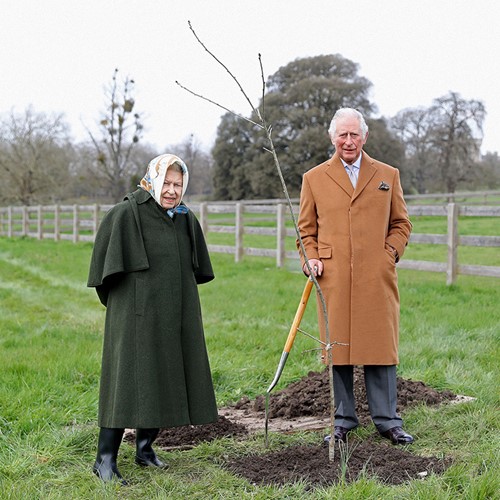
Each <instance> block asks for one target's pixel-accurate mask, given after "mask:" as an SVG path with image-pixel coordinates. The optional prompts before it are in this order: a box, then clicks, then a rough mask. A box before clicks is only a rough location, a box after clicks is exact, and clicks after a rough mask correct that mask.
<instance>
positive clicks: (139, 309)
mask: <svg viewBox="0 0 500 500" xmlns="http://www.w3.org/2000/svg"><path fill="white" fill-rule="evenodd" d="M145 292H146V290H145V285H144V280H141V279H136V280H135V314H136V315H137V316H144V302H145V296H144V295H145Z"/></svg>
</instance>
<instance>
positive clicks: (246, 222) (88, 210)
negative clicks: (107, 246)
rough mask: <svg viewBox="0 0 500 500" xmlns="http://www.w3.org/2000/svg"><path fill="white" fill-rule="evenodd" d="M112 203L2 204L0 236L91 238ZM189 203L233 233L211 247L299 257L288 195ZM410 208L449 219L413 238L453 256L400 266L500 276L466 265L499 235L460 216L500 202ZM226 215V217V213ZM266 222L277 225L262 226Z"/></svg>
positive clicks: (215, 228) (499, 242) (208, 223)
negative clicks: (248, 239) (259, 240)
mask: <svg viewBox="0 0 500 500" xmlns="http://www.w3.org/2000/svg"><path fill="white" fill-rule="evenodd" d="M111 207H112V205H98V204H94V205H49V206H41V205H39V206H21V207H15V206H9V207H0V235H2V236H7V237H14V236H28V237H33V238H38V239H53V240H56V241H59V240H70V241H73V242H75V243H76V242H79V241H90V242H92V241H94V238H95V235H96V232H97V229H98V227H99V223H100V221H101V220H102V217H103V216H104V214H105V213H106V212H107V211H108V210H109V209H110V208H111ZM190 208H191V209H192V210H193V211H194V212H195V213H197V215H198V217H199V220H200V224H201V226H202V228H203V231H204V233H205V234H207V235H208V234H210V233H228V234H234V245H216V244H209V250H210V251H211V252H220V253H228V254H233V255H234V258H235V261H236V262H239V261H240V260H241V259H242V258H243V256H244V255H253V256H265V257H272V258H275V259H276V265H277V266H278V267H282V266H283V265H284V263H285V261H286V260H287V259H294V260H297V259H298V254H297V252H296V251H295V250H294V251H287V250H286V247H285V242H286V239H287V238H294V239H295V238H296V233H295V229H294V228H290V227H287V222H288V221H289V220H290V217H291V216H290V214H289V210H288V206H287V205H286V204H285V203H284V202H283V200H260V201H252V202H243V201H242V202H210V203H209V202H203V203H190ZM293 211H294V216H295V217H297V215H298V204H297V200H294V203H293ZM408 211H409V214H410V216H422V215H425V216H441V217H443V216H444V217H446V218H447V221H448V225H447V226H448V227H447V234H419V233H415V234H412V235H411V237H410V243H419V244H421V243H427V244H433V245H446V246H447V247H448V257H447V261H446V262H432V261H419V260H407V259H403V260H402V261H401V262H400V263H398V267H399V268H401V269H413V270H418V271H431V272H441V273H445V274H446V281H447V283H448V284H452V283H455V282H456V279H457V275H459V274H464V275H465V274H468V275H475V276H489V277H496V278H500V267H495V266H478V265H461V264H459V262H458V247H459V246H474V247H500V236H459V234H458V217H459V216H466V217H485V216H488V217H500V206H469V205H458V204H456V203H448V204H446V205H411V204H410V205H409V206H408ZM224 214H227V217H223V216H224ZM252 214H255V217H252ZM262 223H267V224H268V225H271V226H272V227H263V226H262V225H260V226H259V224H262ZM499 233H500V231H499ZM245 234H253V235H263V236H272V237H274V238H276V244H275V247H274V248H253V247H245V246H244V242H243V236H244V235H245Z"/></svg>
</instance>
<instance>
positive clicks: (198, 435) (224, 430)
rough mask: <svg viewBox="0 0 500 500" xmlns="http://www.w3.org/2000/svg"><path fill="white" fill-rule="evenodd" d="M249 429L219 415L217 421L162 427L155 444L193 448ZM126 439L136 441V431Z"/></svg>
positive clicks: (244, 432)
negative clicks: (204, 442)
mask: <svg viewBox="0 0 500 500" xmlns="http://www.w3.org/2000/svg"><path fill="white" fill-rule="evenodd" d="M246 434H248V430H247V429H246V427H245V426H244V425H241V424H238V423H235V422H231V420H228V419H227V418H225V417H223V416H221V415H219V418H218V420H217V422H214V423H213V424H203V425H183V426H180V427H171V428H168V429H161V430H160V433H159V434H158V437H157V438H156V441H155V445H156V446H159V447H160V448H163V449H165V450H168V449H172V448H192V447H193V446H196V445H197V444H199V443H201V442H203V441H213V440H214V439H217V438H223V437H233V436H242V435H243V436H244V435H246ZM124 439H125V441H131V442H132V441H135V433H132V432H130V433H127V434H126V435H125V438H124Z"/></svg>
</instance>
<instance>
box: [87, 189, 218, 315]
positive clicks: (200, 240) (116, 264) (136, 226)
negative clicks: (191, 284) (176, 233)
mask: <svg viewBox="0 0 500 500" xmlns="http://www.w3.org/2000/svg"><path fill="white" fill-rule="evenodd" d="M150 199H151V200H152V197H151V195H150V194H149V193H148V192H146V191H144V190H143V189H137V190H136V191H134V192H133V193H129V194H128V195H127V196H126V197H125V199H124V200H123V201H122V202H120V203H118V204H116V205H115V206H114V207H113V208H111V210H110V211H109V212H108V213H107V214H106V215H105V216H104V218H103V219H102V222H101V224H100V226H99V230H98V231H97V235H96V238H95V242H94V248H93V252H92V258H91V261H90V270H89V276H88V280H87V286H88V287H95V288H96V292H97V294H98V296H99V299H100V301H101V302H102V304H103V305H106V303H107V296H108V287H107V281H109V279H110V278H111V277H112V276H113V275H116V274H118V273H131V272H135V271H143V270H145V269H149V261H148V256H147V254H146V250H145V247H144V240H143V236H142V226H141V219H140V213H139V205H141V204H142V203H146V202H147V201H148V200H150ZM155 203H156V202H155ZM178 216H179V217H187V218H188V228H189V236H190V239H191V249H192V256H191V258H192V264H193V273H194V276H195V279H196V283H198V284H201V283H206V282H208V281H211V280H213V279H214V273H213V270H212V265H211V262H210V257H209V254H208V249H207V246H206V242H205V238H204V236H203V231H202V229H201V226H200V224H199V222H198V219H197V218H196V216H195V215H194V214H193V212H191V210H188V212H187V214H179V215H178ZM165 217H168V215H167V214H165Z"/></svg>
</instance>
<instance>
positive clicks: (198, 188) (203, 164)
mask: <svg viewBox="0 0 500 500" xmlns="http://www.w3.org/2000/svg"><path fill="white" fill-rule="evenodd" d="M165 151H169V152H171V153H172V154H175V155H177V156H178V157H179V158H182V159H183V160H184V162H185V163H186V165H187V167H188V169H189V185H188V190H187V192H186V195H187V196H188V197H191V196H195V197H197V198H207V197H209V196H210V195H211V194H212V192H213V183H212V167H213V160H212V156H211V155H210V154H209V153H208V152H207V151H205V150H204V149H203V148H202V146H201V143H200V141H199V140H198V139H196V137H195V136H194V135H193V134H191V135H190V136H189V137H187V138H186V139H185V140H184V141H183V142H181V143H180V144H176V145H172V146H168V147H166V148H165Z"/></svg>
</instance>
